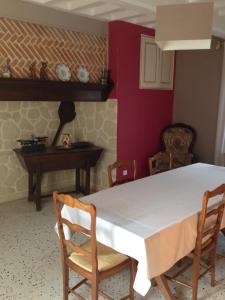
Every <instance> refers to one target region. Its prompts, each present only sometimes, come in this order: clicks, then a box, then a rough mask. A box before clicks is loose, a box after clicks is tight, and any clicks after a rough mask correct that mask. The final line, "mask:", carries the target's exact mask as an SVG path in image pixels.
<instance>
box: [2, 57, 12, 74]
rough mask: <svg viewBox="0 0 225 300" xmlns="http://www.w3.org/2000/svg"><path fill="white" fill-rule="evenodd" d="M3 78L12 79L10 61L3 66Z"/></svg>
mask: <svg viewBox="0 0 225 300" xmlns="http://www.w3.org/2000/svg"><path fill="white" fill-rule="evenodd" d="M2 77H3V78H10V77H12V70H11V67H10V59H9V58H8V59H7V60H6V63H5V64H4V65H3V66H2Z"/></svg>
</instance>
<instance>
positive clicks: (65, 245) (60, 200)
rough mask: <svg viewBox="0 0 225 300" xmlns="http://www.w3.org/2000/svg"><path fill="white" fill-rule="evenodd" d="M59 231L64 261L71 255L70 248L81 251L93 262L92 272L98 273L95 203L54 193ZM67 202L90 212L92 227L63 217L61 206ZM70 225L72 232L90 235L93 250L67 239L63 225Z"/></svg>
mask: <svg viewBox="0 0 225 300" xmlns="http://www.w3.org/2000/svg"><path fill="white" fill-rule="evenodd" d="M53 199H54V205H55V212H56V219H57V226H58V233H59V237H60V246H61V251H62V260H63V263H65V262H66V260H67V258H68V257H69V253H68V249H70V250H72V251H73V252H76V253H81V254H83V255H84V256H85V257H87V259H88V260H89V261H90V262H91V265H92V273H93V274H96V273H97V272H98V260H97V242H96V208H95V206H94V205H93V204H85V203H82V202H81V201H80V200H78V199H75V198H73V197H72V196H69V195H62V194H61V195H59V194H58V193H56V192H54V193H53ZM62 204H65V205H67V206H70V207H72V208H77V209H79V210H82V211H84V212H86V213H88V214H90V228H85V227H83V226H81V225H79V224H72V223H71V222H70V221H68V220H67V219H65V218H63V217H62V215H61V206H62ZM64 225H66V226H68V227H69V229H70V230H71V232H73V233H75V232H80V233H83V234H85V235H87V236H89V238H90V240H91V251H90V252H89V251H87V250H84V249H83V248H81V247H79V246H77V245H76V244H75V243H74V242H72V241H70V240H66V239H65V235H64V231H63V226H64Z"/></svg>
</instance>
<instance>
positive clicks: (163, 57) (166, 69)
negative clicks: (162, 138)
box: [158, 49, 174, 90]
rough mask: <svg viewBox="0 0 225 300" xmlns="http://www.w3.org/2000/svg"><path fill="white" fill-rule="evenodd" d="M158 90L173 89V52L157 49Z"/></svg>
mask: <svg viewBox="0 0 225 300" xmlns="http://www.w3.org/2000/svg"><path fill="white" fill-rule="evenodd" d="M159 57H160V59H159V73H158V79H159V88H162V89H168V90H172V89H173V69H174V51H162V50H160V49H159Z"/></svg>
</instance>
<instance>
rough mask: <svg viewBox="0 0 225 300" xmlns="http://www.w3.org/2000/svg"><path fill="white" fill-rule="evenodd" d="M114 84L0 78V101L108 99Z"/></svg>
mask: <svg viewBox="0 0 225 300" xmlns="http://www.w3.org/2000/svg"><path fill="white" fill-rule="evenodd" d="M112 88H113V84H107V85H102V84H95V83H81V82H73V81H68V82H62V81H51V80H34V79H20V78H19V79H18V78H9V79H8V78H0V101H106V100H107V98H108V96H109V93H110V91H111V89H112Z"/></svg>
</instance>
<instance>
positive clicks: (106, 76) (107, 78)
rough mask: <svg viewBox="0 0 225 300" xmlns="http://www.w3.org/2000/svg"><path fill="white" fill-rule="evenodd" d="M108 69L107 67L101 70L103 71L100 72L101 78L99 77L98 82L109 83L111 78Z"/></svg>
mask: <svg viewBox="0 0 225 300" xmlns="http://www.w3.org/2000/svg"><path fill="white" fill-rule="evenodd" d="M110 72H111V71H110V70H108V69H104V70H103V72H102V77H101V79H100V83H101V84H103V85H104V84H109V83H111V82H112V79H111V77H110Z"/></svg>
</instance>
